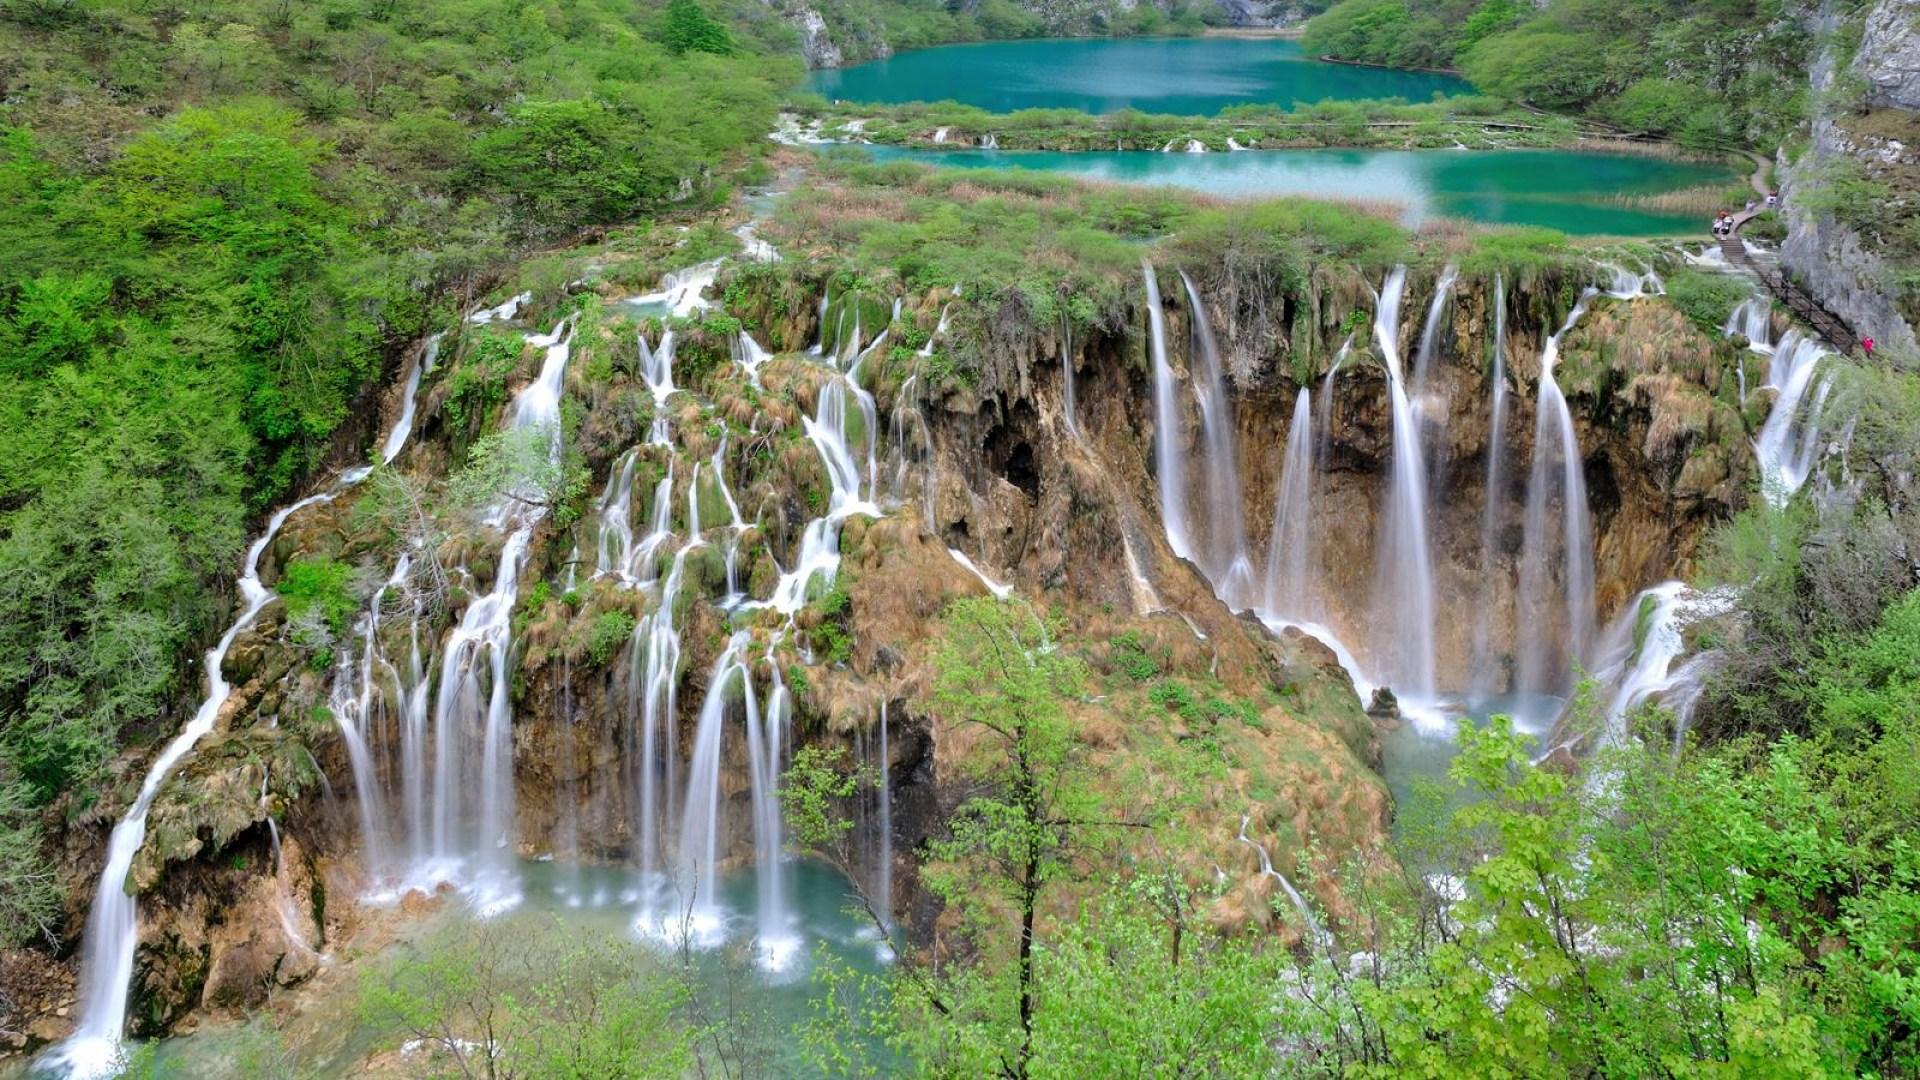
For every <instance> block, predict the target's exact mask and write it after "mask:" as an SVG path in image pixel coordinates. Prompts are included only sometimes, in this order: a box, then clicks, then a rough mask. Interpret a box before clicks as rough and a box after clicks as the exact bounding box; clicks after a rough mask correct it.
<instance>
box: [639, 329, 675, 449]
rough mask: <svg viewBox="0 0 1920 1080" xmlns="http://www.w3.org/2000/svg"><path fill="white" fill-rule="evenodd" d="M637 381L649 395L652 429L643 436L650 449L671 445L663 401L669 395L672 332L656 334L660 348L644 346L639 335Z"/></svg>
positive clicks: (644, 337) (644, 343) (670, 393)
mask: <svg viewBox="0 0 1920 1080" xmlns="http://www.w3.org/2000/svg"><path fill="white" fill-rule="evenodd" d="M639 340H640V381H641V382H644V383H646V384H647V389H648V390H649V391H651V392H652V394H653V426H652V427H651V428H650V429H649V431H648V433H647V443H648V445H650V446H668V445H671V444H672V439H671V438H670V437H669V436H670V434H671V432H670V431H669V429H668V427H667V399H668V398H670V397H672V396H673V391H674V385H673V331H671V330H667V331H664V332H662V333H661V335H660V347H659V348H658V349H652V348H648V347H647V336H646V335H645V334H641V335H640V338H639Z"/></svg>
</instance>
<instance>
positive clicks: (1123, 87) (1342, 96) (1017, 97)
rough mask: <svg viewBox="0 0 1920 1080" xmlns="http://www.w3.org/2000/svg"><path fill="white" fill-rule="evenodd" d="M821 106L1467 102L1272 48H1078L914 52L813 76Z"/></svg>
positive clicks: (1430, 84) (1155, 44) (1164, 109)
mask: <svg viewBox="0 0 1920 1080" xmlns="http://www.w3.org/2000/svg"><path fill="white" fill-rule="evenodd" d="M812 85H813V89H814V90H816V91H818V92H819V93H820V94H822V95H823V96H825V97H827V98H828V99H830V100H831V99H838V100H842V101H853V102H878V103H888V104H900V103H904V102H910V101H958V102H961V103H962V104H966V105H974V106H978V107H980V108H982V109H988V110H991V111H993V112H1014V111H1016V110H1019V109H1078V110H1080V111H1082V112H1089V113H1102V114H1103V113H1111V112H1118V111H1120V110H1122V109H1138V110H1139V111H1141V112H1147V113H1164V114H1171V115H1176V116H1205V115H1212V114H1214V113H1217V112H1219V111H1220V110H1221V109H1223V108H1226V107H1227V106H1229V105H1278V106H1280V107H1281V108H1291V107H1293V106H1295V105H1310V104H1313V103H1315V102H1319V101H1325V100H1327V99H1329V98H1331V99H1337V100H1354V99H1361V98H1391V97H1398V98H1406V99H1407V100H1409V101H1426V100H1429V99H1431V98H1432V97H1433V95H1435V94H1469V93H1472V92H1473V88H1472V87H1471V86H1469V85H1468V84H1467V83H1466V82H1465V81H1463V80H1461V79H1458V78H1455V77H1454V76H1451V75H1439V74H1433V73H1430V72H1420V71H1389V70H1386V69H1383V68H1369V67H1353V66H1350V65H1346V64H1328V63H1323V62H1321V61H1319V60H1315V59H1312V58H1309V57H1308V56H1306V55H1305V54H1304V53H1302V52H1301V51H1300V43H1299V42H1297V41H1288V40H1284V39H1280V38H1227V37H1201V38H1117V39H1116V38H1078V39H1070V40H1057V39H1047V40H1040V41H987V42H980V43H978V44H972V45H945V46H941V47H939V48H934V49H917V50H914V51H912V52H903V53H899V54H897V55H894V56H891V57H888V58H887V59H885V60H874V61H872V62H870V63H865V64H860V65H858V66H855V67H850V68H840V69H829V70H824V71H816V72H814V73H813V75H812Z"/></svg>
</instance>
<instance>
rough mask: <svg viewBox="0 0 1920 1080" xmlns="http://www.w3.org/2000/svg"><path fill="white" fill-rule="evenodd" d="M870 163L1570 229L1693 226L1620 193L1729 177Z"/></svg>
mask: <svg viewBox="0 0 1920 1080" xmlns="http://www.w3.org/2000/svg"><path fill="white" fill-rule="evenodd" d="M863 149H865V150H866V151H867V152H868V153H870V154H871V155H872V156H873V158H874V159H875V160H877V161H901V160H905V161H918V162H921V163H923V164H927V165H937V166H943V167H954V168H972V169H1028V170H1034V171H1038V172H1055V173H1063V174H1066V175H1069V176H1078V177H1083V178H1085V179H1090V180H1106V181H1112V182H1117V183H1128V184H1152V185H1161V186H1168V187H1178V188H1186V189H1189V190H1193V191H1200V192H1205V193H1207V194H1210V195H1223V196H1231V197H1257V198H1269V197H1276V196H1288V195H1294V196H1308V197H1314V198H1323V199H1360V200H1366V201H1377V202H1385V203H1393V204H1396V205H1399V206H1401V207H1404V214H1403V220H1404V222H1405V224H1407V225H1410V226H1411V225H1418V224H1420V223H1421V222H1423V221H1425V220H1427V219H1429V218H1435V217H1455V218H1465V219H1468V220H1471V221H1478V222H1484V223H1488V224H1496V225H1539V226H1545V227H1547V228H1552V229H1559V230H1560V231H1562V232H1566V233H1572V234H1578V235H1613V236H1662V235H1669V234H1678V233H1697V232H1700V231H1701V228H1702V223H1701V222H1699V221H1695V220H1694V219H1693V218H1692V217H1689V216H1684V215H1675V214H1667V213H1657V212H1654V211H1649V210H1643V209H1639V208H1636V207H1633V206H1630V205H1627V204H1626V203H1625V202H1624V201H1623V200H1625V199H1628V198H1631V197H1633V196H1636V195H1651V194H1657V193H1660V192H1664V191H1672V190H1675V189H1679V188H1686V187H1693V186H1696V185H1700V184H1710V183H1714V184H1717V183H1733V182H1735V181H1737V180H1738V177H1737V175H1736V174H1735V173H1734V171H1733V170H1732V169H1730V168H1728V167H1726V166H1722V165H1713V164H1703V163H1700V162H1688V161H1668V160H1665V159H1661V158H1653V157H1641V156H1638V155H1628V154H1595V153H1581V152H1575V151H1569V150H1249V151H1244V152H1237V153H1212V154H1183V153H1172V154H1158V153H1153V152H1151V151H1145V150H1124V151H1100V152H1077V153H1068V152H1062V151H1045V150H1035V151H1012V150H1004V151H1003V150H927V149H916V148H910V147H897V146H867V147H863Z"/></svg>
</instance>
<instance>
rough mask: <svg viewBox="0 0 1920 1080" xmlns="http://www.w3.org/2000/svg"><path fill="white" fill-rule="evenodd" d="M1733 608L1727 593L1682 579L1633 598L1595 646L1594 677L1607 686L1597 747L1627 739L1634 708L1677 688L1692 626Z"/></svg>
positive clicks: (1617, 744)
mask: <svg viewBox="0 0 1920 1080" xmlns="http://www.w3.org/2000/svg"><path fill="white" fill-rule="evenodd" d="M1643 608H1644V609H1646V610H1645V613H1644V614H1643V613H1642V609H1643ZM1729 608H1730V601H1729V597H1728V596H1727V595H1726V594H1723V593H1717V592H1715V593H1702V592H1697V591H1695V590H1694V589H1692V588H1690V587H1688V586H1687V585H1686V584H1684V583H1682V582H1678V581H1668V582H1663V583H1661V584H1659V585H1655V586H1654V587H1652V588H1650V589H1647V590H1645V591H1643V592H1642V593H1640V595H1638V596H1636V597H1634V598H1633V602H1632V603H1630V604H1628V605H1627V606H1626V608H1625V609H1624V610H1623V611H1622V612H1621V613H1620V617H1619V618H1617V619H1615V620H1614V623H1613V625H1612V626H1610V627H1608V628H1607V632H1606V633H1605V634H1604V635H1602V637H1601V639H1600V641H1599V642H1598V643H1597V645H1596V646H1595V664H1594V678H1595V680H1596V681H1598V683H1599V684H1600V685H1601V686H1602V687H1605V688H1607V690H1608V696H1607V707H1606V713H1605V714H1604V716H1603V722H1604V726H1603V727H1602V728H1601V730H1600V732H1599V733H1598V734H1599V738H1598V740H1597V748H1600V749H1609V748H1618V747H1621V746H1625V745H1626V744H1627V739H1628V737H1629V736H1630V735H1631V734H1632V733H1631V732H1630V731H1629V730H1628V727H1627V721H1628V719H1629V718H1630V716H1631V714H1632V712H1633V710H1634V709H1635V708H1636V707H1638V706H1639V705H1640V704H1642V703H1643V702H1646V701H1648V700H1650V699H1651V698H1653V697H1655V696H1656V695H1664V694H1666V693H1668V692H1669V691H1671V690H1673V689H1675V688H1676V687H1678V686H1679V685H1681V681H1682V677H1683V676H1684V675H1686V674H1688V669H1687V668H1686V667H1683V668H1682V669H1681V670H1680V671H1675V670H1674V668H1673V663H1674V661H1675V660H1677V659H1679V658H1680V656H1681V655H1682V654H1684V653H1685V652H1686V641H1685V637H1684V635H1685V632H1686V629H1687V627H1688V625H1689V624H1691V623H1692V622H1693V621H1694V620H1696V619H1699V618H1703V617H1708V616H1713V615H1718V614H1722V613H1724V612H1726V611H1727V610H1729ZM1636 638H1639V641H1638V642H1636V641H1635V639H1636ZM1695 671H1696V672H1697V669H1695Z"/></svg>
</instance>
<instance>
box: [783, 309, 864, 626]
mask: <svg viewBox="0 0 1920 1080" xmlns="http://www.w3.org/2000/svg"><path fill="white" fill-rule="evenodd" d="M886 338H887V335H886V333H885V332H882V333H881V334H880V336H879V337H877V338H875V339H874V340H873V344H872V345H870V346H868V348H867V350H866V352H862V353H859V354H858V355H857V356H856V357H855V358H854V359H853V361H852V362H851V363H849V364H848V365H847V367H846V370H845V371H844V372H836V373H835V374H834V375H833V377H831V378H829V379H828V380H827V381H826V382H824V383H823V384H822V385H821V387H820V392H819V400H818V401H817V402H816V404H815V407H814V415H813V416H811V417H803V418H802V419H801V426H802V427H803V429H804V430H805V431H806V436H807V439H808V441H810V442H812V443H813V446H814V449H815V450H817V451H819V454H820V461H821V464H822V465H824V466H825V467H826V472H827V482H828V484H829V485H830V487H831V491H830V493H829V495H828V498H827V512H826V514H825V515H823V516H821V517H818V518H815V519H814V520H812V521H810V522H808V523H807V526H806V529H805V530H804V531H803V532H802V533H801V537H800V551H799V554H798V555H797V556H796V558H795V559H794V565H793V569H791V570H789V571H787V572H786V573H784V574H782V575H780V581H779V584H777V585H775V586H774V590H773V598H772V600H770V601H768V603H770V604H771V605H772V607H773V609H774V610H775V611H778V612H780V613H782V614H785V615H792V614H793V613H795V612H797V611H799V610H800V609H801V608H802V607H804V606H805V605H806V603H807V600H808V598H809V596H808V590H809V588H810V586H811V583H812V582H813V580H814V578H815V577H816V576H817V577H818V578H819V579H820V582H821V584H822V585H832V584H833V579H834V576H835V575H836V574H837V573H838V572H839V569H840V523H841V522H843V521H845V520H846V519H847V518H849V517H851V516H853V515H854V514H862V515H865V516H867V517H878V516H880V508H879V507H878V506H877V505H875V504H874V502H873V495H872V492H873V487H874V482H875V481H876V480H877V474H878V472H879V467H878V464H877V457H876V454H875V447H874V443H875V442H876V441H877V429H876V427H875V424H876V423H877V415H876V410H875V407H874V402H873V395H872V394H870V393H868V392H867V391H866V390H865V389H863V388H861V386H860V383H859V380H858V376H859V373H860V365H861V362H862V361H863V360H864V359H865V358H866V357H867V356H869V355H871V354H872V353H873V352H874V351H875V350H877V349H880V348H881V347H882V346H883V345H884V343H885V341H886ZM859 339H860V334H859V328H858V327H857V326H856V327H855V330H854V337H853V341H854V344H853V348H855V349H857V348H858V347H859ZM848 398H852V399H853V401H854V404H855V405H856V407H857V409H858V412H857V413H855V414H853V415H856V416H857V417H858V418H859V422H860V431H861V438H862V441H863V442H864V443H865V449H866V457H867V468H866V470H865V472H866V475H865V483H864V484H863V483H862V475H861V468H860V465H859V462H858V461H857V460H856V459H855V457H854V450H853V447H852V446H851V445H850V443H849V440H848V437H847V427H848V423H849V413H848V412H847V399H848Z"/></svg>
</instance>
